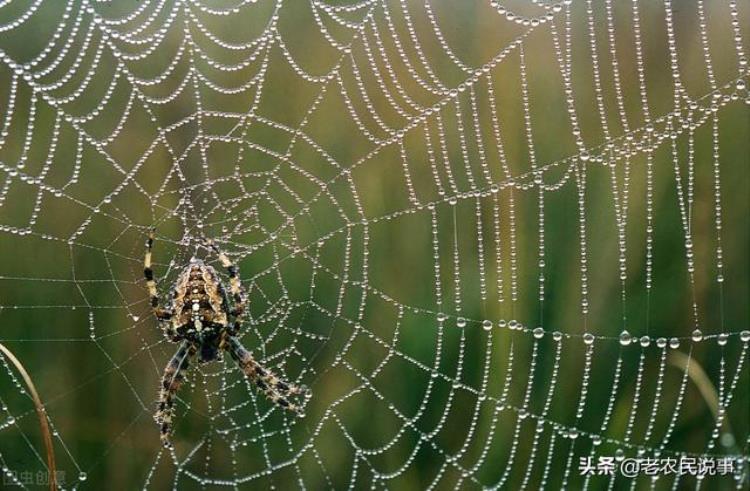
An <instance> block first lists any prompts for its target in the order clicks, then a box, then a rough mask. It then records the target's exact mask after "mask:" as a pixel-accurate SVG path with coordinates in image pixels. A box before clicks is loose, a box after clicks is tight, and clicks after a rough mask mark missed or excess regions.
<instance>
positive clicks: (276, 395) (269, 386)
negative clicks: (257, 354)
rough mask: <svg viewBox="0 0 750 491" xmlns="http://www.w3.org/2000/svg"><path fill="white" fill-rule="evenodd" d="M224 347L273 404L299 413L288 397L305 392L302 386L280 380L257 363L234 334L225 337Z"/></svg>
mask: <svg viewBox="0 0 750 491" xmlns="http://www.w3.org/2000/svg"><path fill="white" fill-rule="evenodd" d="M226 349H227V350H228V351H229V354H230V355H231V356H232V358H233V359H234V360H235V361H236V362H237V364H238V365H239V367H240V368H241V369H242V372H243V373H244V374H245V376H247V378H249V379H250V380H251V381H252V382H253V383H254V384H255V385H256V386H257V387H258V389H260V390H261V391H262V392H263V393H264V394H265V396H266V397H267V398H268V399H269V400H270V401H271V402H273V403H274V404H277V405H278V406H281V407H282V408H284V409H286V410H288V411H292V412H294V413H298V414H299V413H300V411H301V407H300V406H298V405H297V404H293V403H292V402H290V400H289V397H290V396H292V395H297V394H302V393H304V392H305V390H306V389H305V388H304V387H303V386H298V385H294V384H291V383H288V382H285V381H283V380H281V379H280V378H279V377H277V376H276V375H275V374H274V373H273V372H272V371H271V370H268V369H267V368H264V367H263V366H261V364H260V363H258V362H257V361H256V360H255V358H254V357H253V355H252V354H251V353H250V352H249V351H248V350H247V349H245V347H244V346H242V344H241V343H240V341H239V340H238V339H237V338H235V337H234V336H229V337H228V338H227V345H226Z"/></svg>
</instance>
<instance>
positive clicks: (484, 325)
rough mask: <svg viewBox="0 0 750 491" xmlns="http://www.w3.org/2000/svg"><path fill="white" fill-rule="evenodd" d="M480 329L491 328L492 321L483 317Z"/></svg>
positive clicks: (487, 329) (486, 329)
mask: <svg viewBox="0 0 750 491" xmlns="http://www.w3.org/2000/svg"><path fill="white" fill-rule="evenodd" d="M482 329H484V330H485V331H489V330H490V329H492V321H491V320H489V319H485V320H484V321H482Z"/></svg>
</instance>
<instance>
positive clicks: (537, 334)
mask: <svg viewBox="0 0 750 491" xmlns="http://www.w3.org/2000/svg"><path fill="white" fill-rule="evenodd" d="M533 334H534V337H535V338H536V339H542V338H543V337H544V328H542V327H535V328H534V331H533Z"/></svg>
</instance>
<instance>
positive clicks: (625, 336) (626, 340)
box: [620, 331, 633, 346]
mask: <svg viewBox="0 0 750 491" xmlns="http://www.w3.org/2000/svg"><path fill="white" fill-rule="evenodd" d="M632 342H633V337H632V336H631V335H630V333H629V332H628V331H622V332H621V333H620V344H621V345H622V346H628V345H630V343H632Z"/></svg>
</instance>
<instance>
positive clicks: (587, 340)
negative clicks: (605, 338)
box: [583, 332, 594, 345]
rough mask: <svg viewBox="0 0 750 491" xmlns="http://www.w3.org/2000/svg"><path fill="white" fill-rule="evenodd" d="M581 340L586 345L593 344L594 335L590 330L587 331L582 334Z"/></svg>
mask: <svg viewBox="0 0 750 491" xmlns="http://www.w3.org/2000/svg"><path fill="white" fill-rule="evenodd" d="M583 342H584V343H585V344H587V345H592V344H594V335H593V334H591V333H590V332H587V333H586V334H584V335H583Z"/></svg>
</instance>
